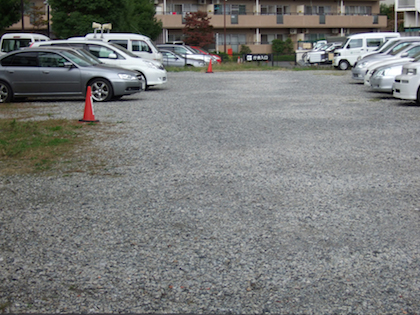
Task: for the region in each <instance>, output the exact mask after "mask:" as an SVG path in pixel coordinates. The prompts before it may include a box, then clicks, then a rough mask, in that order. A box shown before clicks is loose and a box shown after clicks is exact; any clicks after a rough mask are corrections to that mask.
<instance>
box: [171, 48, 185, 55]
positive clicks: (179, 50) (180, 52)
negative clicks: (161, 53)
mask: <svg viewBox="0 0 420 315" xmlns="http://www.w3.org/2000/svg"><path fill="white" fill-rule="evenodd" d="M174 51H175V52H176V53H177V54H180V55H185V54H187V53H188V51H187V50H186V49H185V47H182V46H177V47H174Z"/></svg>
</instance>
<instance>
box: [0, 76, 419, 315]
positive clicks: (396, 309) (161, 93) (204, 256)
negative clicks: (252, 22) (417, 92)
mask: <svg viewBox="0 0 420 315" xmlns="http://www.w3.org/2000/svg"><path fill="white" fill-rule="evenodd" d="M33 104H34V107H35V110H36V111H37V112H38V113H40V114H42V113H44V114H45V113H53V114H54V117H65V118H69V119H81V118H82V116H83V108H84V100H78V101H63V102H43V101H35V102H33ZM94 106H95V116H96V118H97V119H99V120H100V121H101V123H103V124H104V125H105V126H106V125H107V123H108V122H109V123H111V124H108V125H109V132H110V134H114V135H113V136H109V137H108V136H106V137H100V138H98V139H97V140H96V141H95V145H96V146H98V147H100V148H102V149H103V150H105V151H107V152H108V153H109V155H110V156H108V157H107V159H108V163H109V164H108V166H107V167H106V168H104V169H103V170H100V171H98V172H96V173H89V172H82V173H73V174H70V175H68V174H57V175H54V176H45V175H44V176H43V175H37V176H35V175H33V176H29V175H26V176H11V177H5V176H3V177H1V181H0V200H1V205H0V273H1V274H0V307H1V308H2V309H3V310H4V312H6V313H8V312H14V313H18V312H19V313H28V312H38V313H52V312H57V313H71V312H75V313H99V312H101V313H220V314H227V313H235V314H236V313H247V314H253V313H293V314H349V313H355V314H386V313H387V314H415V313H419V312H420V246H419V245H420V233H419V216H420V202H419V200H420V176H419V171H420V161H419V152H420V151H419V149H420V130H419V122H420V107H418V106H416V105H415V104H414V103H412V102H407V101H401V100H396V99H393V98H392V97H390V96H389V95H387V94H377V93H372V92H370V91H369V90H367V89H366V88H365V87H364V86H363V85H360V84H358V83H354V82H353V81H352V79H351V78H350V73H349V72H340V71H331V70H324V71H305V72H293V71H274V72H235V73H233V72H232V73H217V72H216V73H212V74H209V73H189V72H184V73H169V82H168V85H167V86H166V87H157V88H155V89H152V90H150V91H147V92H144V93H141V94H137V95H133V96H130V97H126V98H123V99H122V100H121V101H119V102H110V103H106V104H97V103H95V105H94ZM44 117H45V116H44ZM81 154H82V152H81ZM0 166H1V165H0Z"/></svg>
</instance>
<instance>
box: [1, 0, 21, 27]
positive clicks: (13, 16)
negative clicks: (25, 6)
mask: <svg viewBox="0 0 420 315" xmlns="http://www.w3.org/2000/svg"><path fill="white" fill-rule="evenodd" d="M0 16H1V18H0V31H1V30H4V29H5V28H7V27H9V26H12V25H13V24H15V23H17V22H19V20H20V19H21V12H20V1H19V0H1V5H0Z"/></svg>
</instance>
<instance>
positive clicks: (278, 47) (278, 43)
mask: <svg viewBox="0 0 420 315" xmlns="http://www.w3.org/2000/svg"><path fill="white" fill-rule="evenodd" d="M271 49H272V50H273V53H276V54H284V55H290V54H293V51H294V49H293V42H292V39H291V38H290V37H289V38H287V39H286V41H283V40H281V39H274V40H273V42H272V47H271Z"/></svg>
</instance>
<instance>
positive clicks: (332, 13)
mask: <svg viewBox="0 0 420 315" xmlns="http://www.w3.org/2000/svg"><path fill="white" fill-rule="evenodd" d="M404 1H405V2H413V3H414V1H413V0H404ZM413 6H414V5H413ZM407 7H409V6H408V5H407ZM399 8H405V7H402V6H401V5H399ZM188 13H189V11H185V12H182V13H177V12H168V11H166V12H164V13H163V15H182V16H184V15H186V14H188ZM212 14H213V15H223V13H212ZM226 15H227V16H230V15H235V16H237V15H262V16H266V15H277V16H288V15H289V16H290V15H298V16H302V15H306V16H310V15H312V16H328V15H330V16H335V15H340V16H341V15H343V16H375V15H376V16H380V14H376V13H369V14H368V13H340V12H338V11H337V12H329V13H322V14H321V13H320V14H315V13H312V14H307V13H298V12H293V13H286V14H276V13H257V12H245V13H226Z"/></svg>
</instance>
